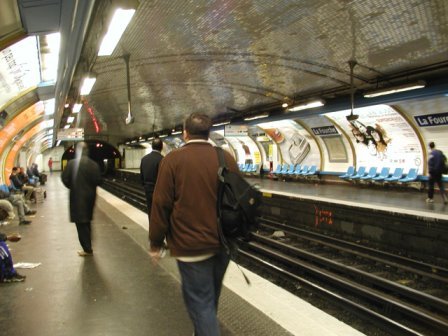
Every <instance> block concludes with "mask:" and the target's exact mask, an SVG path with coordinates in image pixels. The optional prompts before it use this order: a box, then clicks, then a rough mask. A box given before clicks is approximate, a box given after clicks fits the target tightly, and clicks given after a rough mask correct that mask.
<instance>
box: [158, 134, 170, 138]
mask: <svg viewBox="0 0 448 336" xmlns="http://www.w3.org/2000/svg"><path fill="white" fill-rule="evenodd" d="M167 136H168V134H162V135H159V138H166V137H167Z"/></svg>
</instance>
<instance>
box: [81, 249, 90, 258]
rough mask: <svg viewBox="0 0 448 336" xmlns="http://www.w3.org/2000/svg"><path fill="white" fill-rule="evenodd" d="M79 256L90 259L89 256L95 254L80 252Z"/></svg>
mask: <svg viewBox="0 0 448 336" xmlns="http://www.w3.org/2000/svg"><path fill="white" fill-rule="evenodd" d="M78 255H79V256H80V257H89V256H93V252H86V251H83V250H81V251H78Z"/></svg>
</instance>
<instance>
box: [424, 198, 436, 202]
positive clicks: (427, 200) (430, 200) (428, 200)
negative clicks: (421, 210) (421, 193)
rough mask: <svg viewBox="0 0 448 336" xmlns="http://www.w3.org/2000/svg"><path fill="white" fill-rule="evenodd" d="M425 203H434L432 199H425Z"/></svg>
mask: <svg viewBox="0 0 448 336" xmlns="http://www.w3.org/2000/svg"><path fill="white" fill-rule="evenodd" d="M426 203H434V200H433V199H432V198H427V199H426Z"/></svg>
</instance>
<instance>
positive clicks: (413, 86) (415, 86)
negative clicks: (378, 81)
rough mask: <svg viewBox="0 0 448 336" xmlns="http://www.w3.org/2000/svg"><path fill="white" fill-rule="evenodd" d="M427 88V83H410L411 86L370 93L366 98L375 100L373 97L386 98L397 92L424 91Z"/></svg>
mask: <svg viewBox="0 0 448 336" xmlns="http://www.w3.org/2000/svg"><path fill="white" fill-rule="evenodd" d="M425 86H426V83H425V81H418V82H415V83H409V84H404V85H399V86H393V87H389V88H384V89H379V90H373V91H370V92H366V93H365V94H364V98H373V97H378V96H384V95H388V94H393V93H397V92H403V91H410V90H415V89H422V88H424V87H425Z"/></svg>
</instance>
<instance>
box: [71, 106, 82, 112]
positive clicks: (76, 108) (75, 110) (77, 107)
mask: <svg viewBox="0 0 448 336" xmlns="http://www.w3.org/2000/svg"><path fill="white" fill-rule="evenodd" d="M81 108H82V104H75V105H73V110H72V112H73V113H79V111H81Z"/></svg>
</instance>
